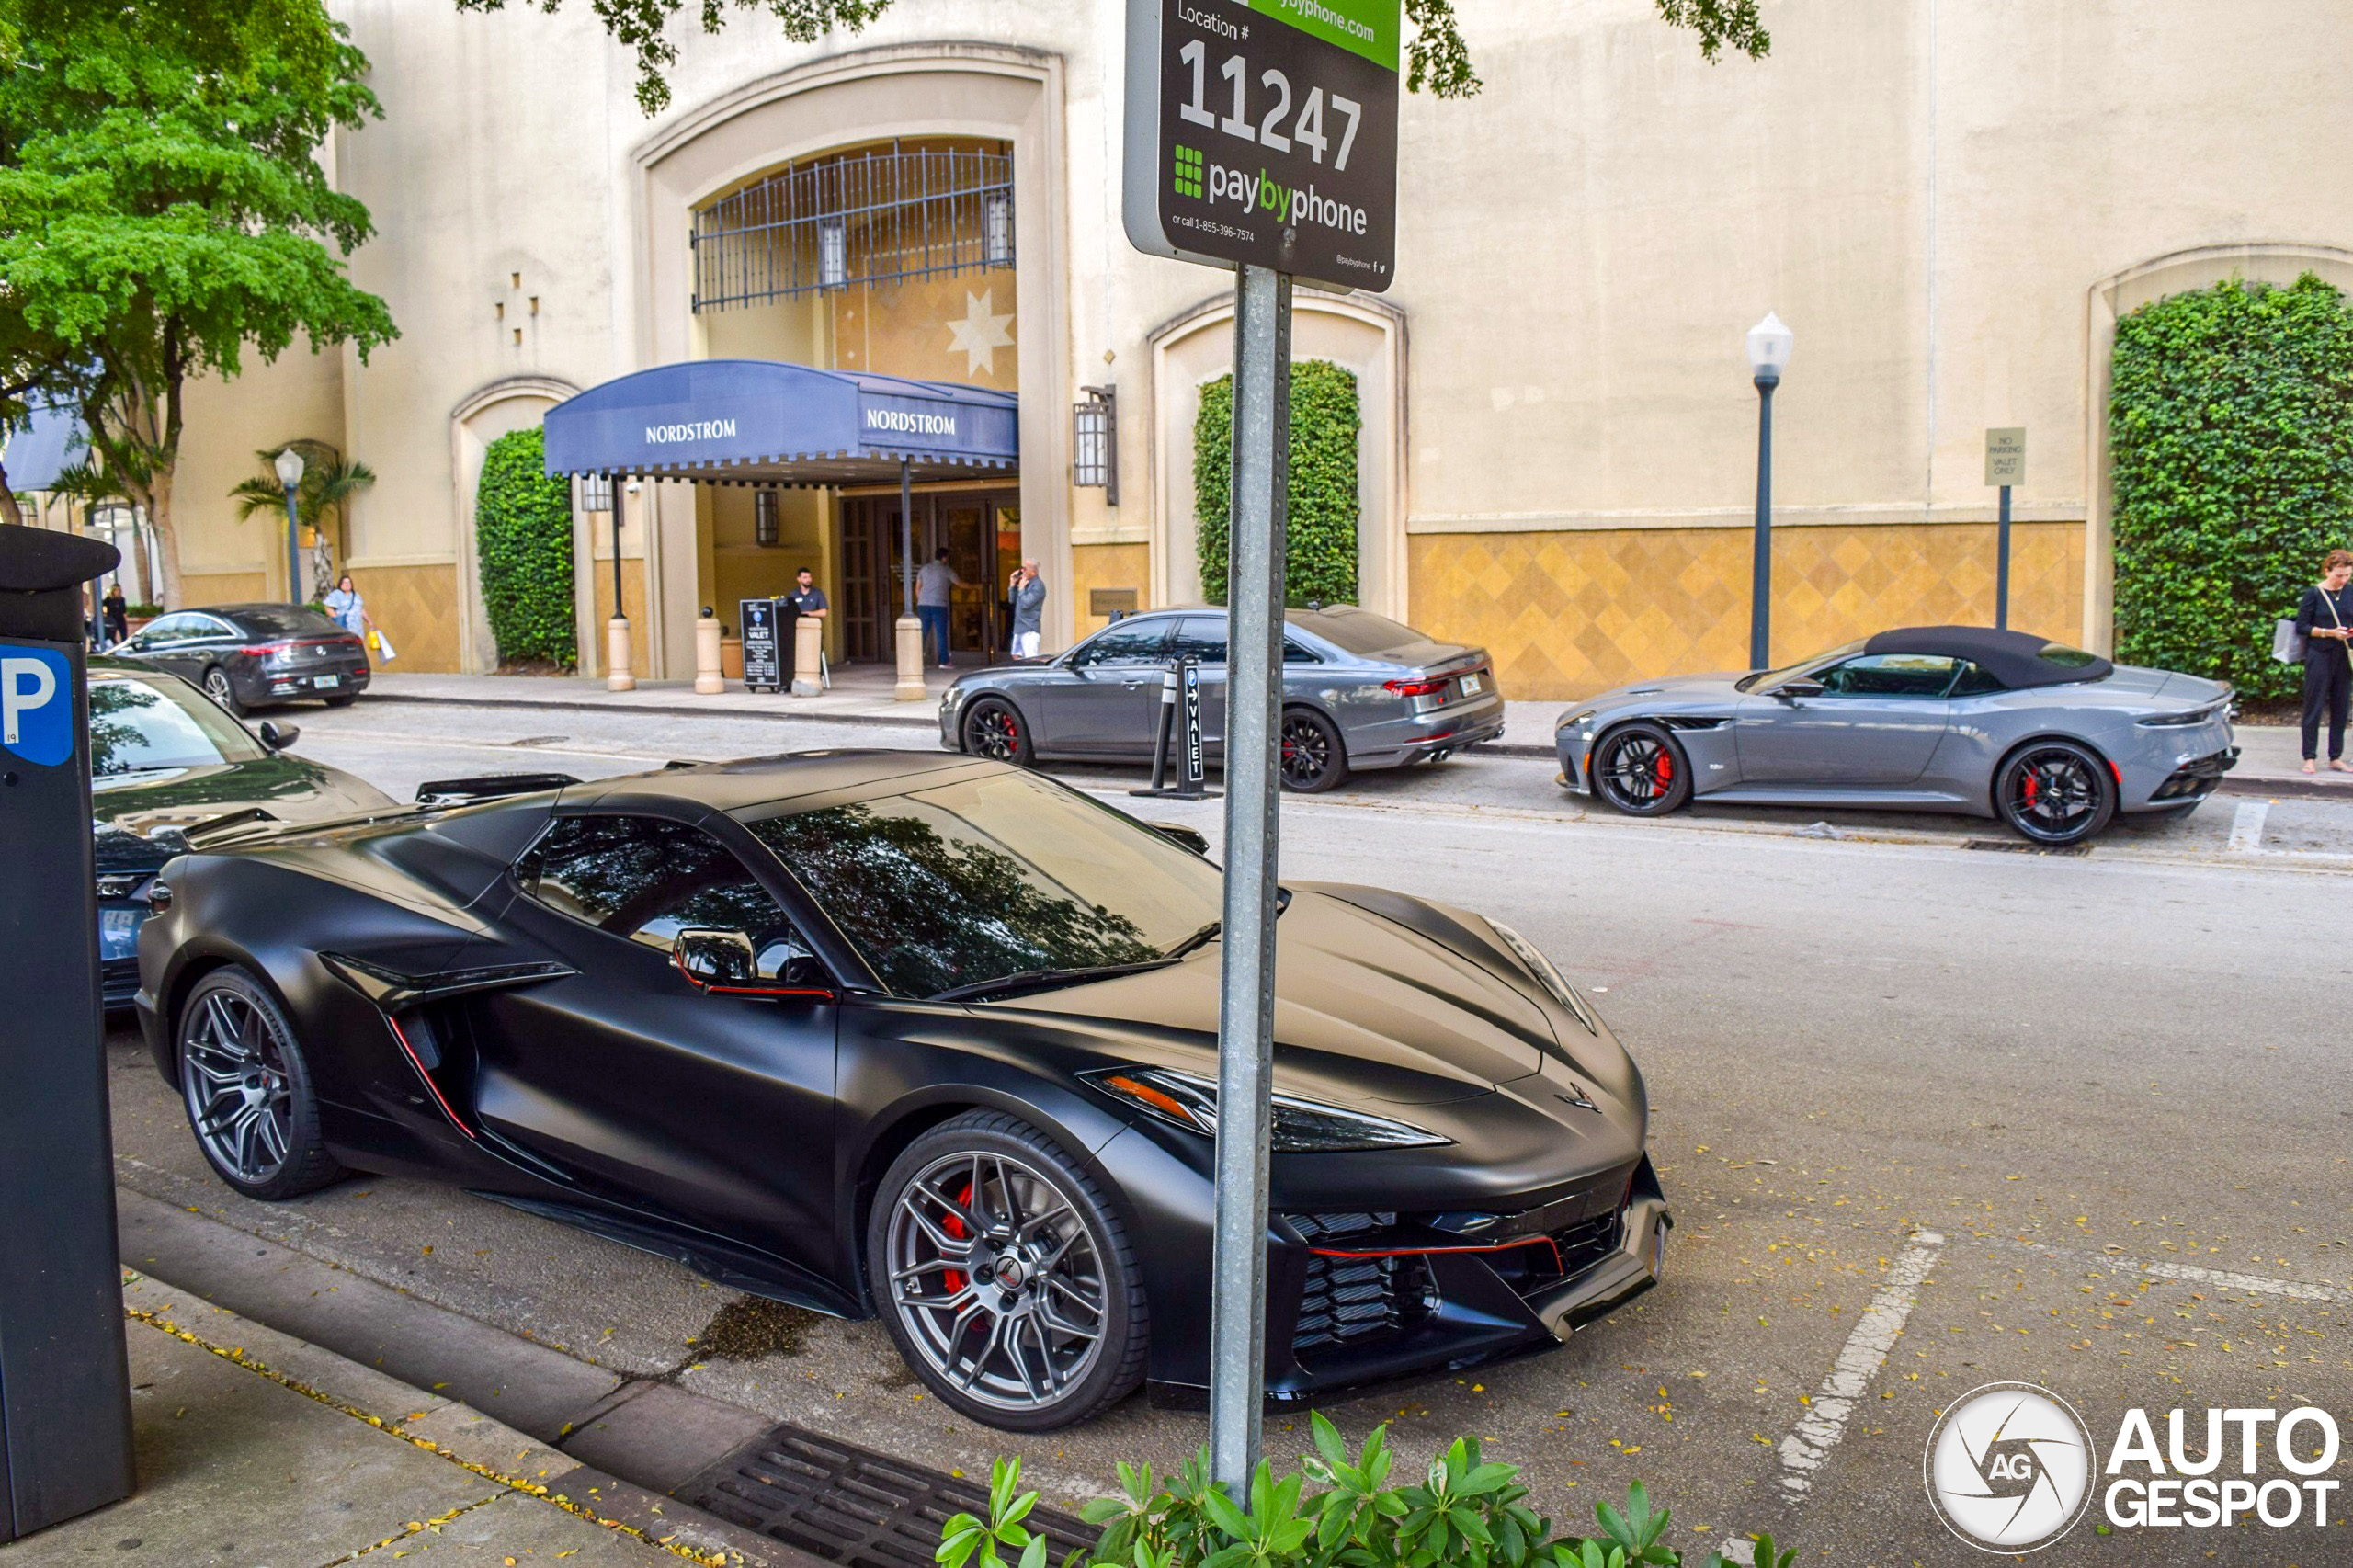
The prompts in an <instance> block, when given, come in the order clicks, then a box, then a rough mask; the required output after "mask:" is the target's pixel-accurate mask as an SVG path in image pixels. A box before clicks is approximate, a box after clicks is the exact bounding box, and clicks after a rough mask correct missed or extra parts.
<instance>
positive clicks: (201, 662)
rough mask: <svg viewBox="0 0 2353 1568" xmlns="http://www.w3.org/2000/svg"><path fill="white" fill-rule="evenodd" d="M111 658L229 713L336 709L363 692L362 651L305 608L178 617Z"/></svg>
mask: <svg viewBox="0 0 2353 1568" xmlns="http://www.w3.org/2000/svg"><path fill="white" fill-rule="evenodd" d="M112 652H113V653H115V655H116V656H118V657H120V658H125V659H135V660H137V661H138V662H139V663H141V664H142V665H150V666H152V667H153V668H155V669H159V670H168V671H169V672H170V673H172V674H173V675H176V676H179V677H180V678H181V679H183V680H185V681H188V682H189V683H190V684H191V685H194V686H198V687H202V688H203V690H204V694H205V695H206V696H207V697H210V699H212V700H213V701H215V702H217V703H219V704H220V705H221V706H222V707H223V708H226V709H227V710H229V711H230V712H232V713H243V712H244V711H245V710H247V709H248V708H266V707H268V706H270V705H271V704H273V703H279V702H291V701H293V700H294V699H297V698H305V697H318V698H324V699H325V700H326V704H327V706H328V707H330V708H341V707H343V706H344V705H345V704H347V703H348V702H350V701H351V700H352V699H354V698H356V697H358V695H359V694H360V693H361V692H363V691H365V690H367V689H368V675H369V672H368V645H367V644H366V643H365V642H361V641H360V640H359V639H358V637H356V636H354V635H352V634H351V633H350V632H349V631H345V630H344V629H343V628H342V627H341V626H339V625H337V624H336V623H335V622H334V621H332V620H330V619H327V618H326V617H325V616H324V615H321V614H320V613H319V612H318V611H317V610H314V609H312V608H308V607H307V606H303V605H271V604H256V605H213V606H211V607H210V608H205V609H188V610H176V611H175V612H173V613H172V614H170V615H163V616H157V617H156V618H155V619H153V620H151V621H149V622H148V623H147V624H146V625H145V626H142V627H141V628H140V629H139V631H137V632H135V633H133V634H132V636H131V638H130V640H129V641H127V642H123V643H121V644H120V645H119V646H118V647H116V648H115V649H113V650H112Z"/></svg>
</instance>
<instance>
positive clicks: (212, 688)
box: [204, 670, 237, 712]
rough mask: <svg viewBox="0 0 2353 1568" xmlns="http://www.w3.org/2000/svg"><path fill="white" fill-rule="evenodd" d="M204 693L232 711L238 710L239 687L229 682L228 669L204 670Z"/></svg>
mask: <svg viewBox="0 0 2353 1568" xmlns="http://www.w3.org/2000/svg"><path fill="white" fill-rule="evenodd" d="M204 695H205V696H207V697H209V698H210V699H212V700H213V701H215V702H217V703H219V704H220V705H221V706H222V707H223V708H226V709H228V710H230V711H231V712H234V711H236V707H237V689H236V687H233V686H231V685H230V684H229V676H228V672H227V671H225V670H207V671H205V672H204Z"/></svg>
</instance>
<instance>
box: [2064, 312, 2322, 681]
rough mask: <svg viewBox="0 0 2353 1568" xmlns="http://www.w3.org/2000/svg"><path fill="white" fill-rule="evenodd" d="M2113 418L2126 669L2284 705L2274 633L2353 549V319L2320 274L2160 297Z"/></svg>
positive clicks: (2129, 356)
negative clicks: (2351, 546)
mask: <svg viewBox="0 0 2353 1568" xmlns="http://www.w3.org/2000/svg"><path fill="white" fill-rule="evenodd" d="M2108 419H2109V426H2108V428H2109V460H2110V462H2111V464H2112V471H2111V472H2112V485H2113V492H2114V497H2115V503H2114V506H2115V530H2116V533H2115V537H2116V653H2117V657H2118V658H2119V659H2120V660H2122V661H2125V662H2129V663H2131V664H2139V665H2160V666H2163V667H2165V668H2167V669H2176V670H2187V671H2188V672H2190V673H2191V674H2193V675H2202V676H2213V677H2215V678H2216V679H2220V680H2227V681H2229V682H2231V683H2232V684H2233V685H2234V686H2236V687H2238V689H2239V690H2240V692H2241V693H2243V694H2245V695H2246V696H2249V697H2286V696H2289V695H2291V694H2292V693H2293V692H2295V691H2296V690H2297V689H2298V687H2299V686H2300V684H2301V681H2302V672H2301V671H2300V670H2299V669H2297V668H2296V667H2295V666H2293V665H2280V664H2276V663H2274V662H2273V661H2272V658H2271V628H2272V622H2273V621H2274V620H2276V619H2279V617H2281V616H2287V615H2293V614H2294V613H2295V610H2296V599H2297V596H2298V595H2299V594H2301V593H2302V590H2303V585H2305V584H2307V583H2309V582H2312V581H2313V579H2314V578H2316V577H2318V576H2319V575H2320V563H2321V559H2322V557H2324V556H2325V555H2326V554H2327V553H2328V551H2331V550H2333V549H2337V548H2339V547H2342V546H2345V545H2347V543H2348V542H2353V306H2348V304H2347V301H2346V299H2345V296H2344V295H2343V294H2342V293H2341V292H2339V291H2338V290H2336V288H2335V287H2333V286H2332V285H2330V284H2328V283H2326V282H2324V281H2323V280H2321V279H2320V278H2316V277H2314V276H2313V275H2312V274H2311V273H2306V274H2305V275H2304V276H2303V277H2302V278H2298V279H2297V280H2296V281H2295V282H2294V283H2293V284H2290V285H2289V286H2288V287H2286V288H2279V287H2274V286H2272V285H2268V284H2262V283H2245V282H2240V281H2238V280H2235V279H2234V280H2232V281H2229V282H2224V283H2218V284H2216V285H2214V286H2213V287H2212V288H2211V289H2200V290H2194V291H2192V292H2189V293H2186V294H2174V295H2169V296H2167V297H2166V298H2165V299H2162V300H2154V301H2151V302H2149V303H2148V304H2146V305H2143V306H2142V307H2141V308H2140V309H2139V310H2136V311H2134V312H2131V314H2129V315H2127V316H2125V317H2123V318H2122V319H2121V320H2120V321H2119V322H2118V323H2117V326H2116V358H2115V381H2114V389H2113V391H2112V392H2111V394H2110V397H2109V414H2108Z"/></svg>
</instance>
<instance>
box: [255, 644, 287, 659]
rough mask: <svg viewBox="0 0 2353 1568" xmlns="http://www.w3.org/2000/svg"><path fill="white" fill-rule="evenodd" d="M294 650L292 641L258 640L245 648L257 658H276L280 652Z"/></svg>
mask: <svg viewBox="0 0 2353 1568" xmlns="http://www.w3.org/2000/svg"><path fill="white" fill-rule="evenodd" d="M293 651H294V644H293V643H291V642H257V643H256V644H255V645H254V646H252V647H250V648H248V649H246V650H245V652H246V653H251V654H252V655H253V656H254V657H255V658H256V659H274V658H277V657H278V655H279V654H280V653H292V652H293Z"/></svg>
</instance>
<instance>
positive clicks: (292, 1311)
mask: <svg viewBox="0 0 2353 1568" xmlns="http://www.w3.org/2000/svg"><path fill="white" fill-rule="evenodd" d="M116 1202H117V1204H118V1206H119V1210H120V1211H121V1214H122V1218H123V1220H124V1221H127V1223H125V1224H124V1226H123V1228H122V1246H121V1251H122V1253H123V1255H124V1257H125V1262H124V1265H123V1274H124V1285H123V1305H124V1310H125V1312H127V1313H128V1314H129V1315H130V1316H131V1317H133V1318H136V1319H138V1320H140V1321H142V1322H144V1323H146V1324H151V1325H152V1326H153V1327H155V1328H157V1329H159V1330H161V1331H163V1332H165V1333H167V1334H174V1335H179V1336H180V1337H182V1338H185V1339H187V1340H188V1341H189V1342H190V1343H192V1344H195V1345H197V1346H200V1347H202V1348H204V1349H208V1350H211V1351H212V1352H214V1353H215V1354H217V1355H222V1356H224V1357H226V1358H228V1359H230V1360H232V1361H233V1362H235V1363H236V1364H238V1365H240V1366H243V1367H244V1368H246V1369H248V1370H251V1371H254V1372H256V1374H258V1375H260V1376H264V1377H267V1378H270V1379H271V1380H273V1381H277V1382H279V1383H281V1384H283V1385H284V1386H286V1387H288V1388H290V1389H292V1390H294V1391H295V1392H298V1393H303V1394H307V1395H309V1396H310V1397H311V1398H313V1399H315V1400H318V1401H320V1402H321V1403H324V1404H326V1405H328V1406H330V1407H332V1408H334V1409H336V1410H340V1411H342V1412H343V1413H344V1414H345V1415H349V1416H351V1417H353V1418H354V1419H355V1420H360V1421H366V1422H369V1424H371V1425H373V1426H379V1427H381V1428H382V1429H383V1430H384V1431H386V1432H387V1433H389V1434H391V1435H392V1436H393V1437H400V1438H403V1439H404V1440H406V1441H408V1442H411V1443H415V1444H416V1445H417V1446H418V1447H420V1448H424V1449H427V1450H428V1451H431V1452H435V1453H438V1454H440V1455H441V1456H442V1457H444V1458H446V1459H449V1460H450V1461H451V1462H453V1463H456V1464H459V1465H461V1466H464V1467H465V1468H467V1469H470V1470H472V1471H476V1472H477V1473H479V1474H481V1475H483V1477H484V1478H486V1479H488V1480H492V1481H494V1482H497V1483H501V1484H503V1485H506V1486H508V1487H510V1488H512V1489H513V1490H515V1491H517V1492H522V1493H525V1494H529V1495H531V1496H535V1497H538V1498H540V1500H541V1501H543V1502H545V1503H547V1504H548V1505H549V1506H552V1507H559V1508H562V1509H563V1510H564V1511H566V1512H568V1513H572V1514H575V1515H578V1516H579V1517H583V1518H586V1519H589V1520H591V1521H593V1522H595V1523H597V1524H600V1525H603V1526H605V1527H606V1528H611V1529H614V1530H616V1531H617V1532H618V1533H621V1534H626V1535H631V1536H634V1537H637V1538H639V1539H641V1540H644V1541H646V1542H648V1543H649V1544H651V1545H654V1546H657V1547H661V1548H664V1549H665V1550H667V1551H672V1552H675V1553H677V1554H679V1555H681V1556H687V1557H689V1558H691V1559H693V1560H696V1561H701V1562H722V1561H723V1562H728V1563H731V1564H733V1563H742V1564H744V1565H745V1568H824V1565H823V1563H822V1560H821V1559H819V1558H816V1557H813V1556H811V1555H810V1554H808V1553H807V1552H804V1551H800V1550H798V1549H797V1548H794V1547H790V1546H787V1545H785V1544H783V1543H781V1542H779V1541H776V1540H769V1539H767V1538H766V1537H764V1536H761V1535H759V1534H757V1533H756V1532H754V1531H751V1530H747V1529H745V1528H742V1527H740V1526H737V1525H733V1524H730V1523H728V1522H727V1521H726V1520H723V1519H721V1518H719V1517H716V1516H715V1515H711V1514H708V1513H705V1512H704V1511H702V1510H701V1509H699V1508H696V1507H694V1506H691V1505H689V1504H687V1503H685V1502H682V1501H680V1500H679V1499H678V1498H677V1497H676V1496H673V1495H670V1494H668V1493H667V1491H666V1488H667V1487H669V1486H675V1485H677V1484H679V1483H682V1482H684V1481H685V1480H687V1479H689V1478H690V1477H691V1475H692V1474H694V1473H696V1472H699V1471H700V1470H702V1469H703V1468H704V1467H705V1466H706V1465H707V1464H708V1463H709V1462H710V1460H712V1459H715V1458H718V1457H720V1456H722V1455H723V1454H724V1453H727V1452H729V1451H732V1450H733V1449H735V1448H736V1447H738V1446H740V1444H741V1443H742V1442H743V1441H744V1440H745V1437H746V1436H748V1435H749V1434H751V1433H752V1432H755V1431H766V1430H767V1429H768V1428H769V1427H771V1426H774V1425H775V1423H774V1421H773V1420H771V1419H770V1418H769V1417H767V1416H765V1415H759V1414H757V1413H756V1412H753V1411H748V1410H744V1409H741V1408H740V1407H738V1406H734V1405H731V1404H727V1403H724V1402H722V1401H720V1400H713V1399H709V1398H706V1397H704V1396H702V1395H699V1394H693V1393H689V1392H686V1391H685V1390H683V1389H677V1388H675V1387H671V1386H668V1385H664V1384H648V1383H647V1382H645V1381H642V1380H624V1379H623V1378H621V1377H620V1375H619V1374H617V1373H613V1372H609V1371H608V1370H606V1369H602V1368H596V1367H592V1366H590V1365H589V1364H588V1363H585V1362H582V1361H579V1360H577V1359H576V1358H574V1357H571V1356H568V1355H566V1354H564V1353H563V1352H562V1351H559V1350H555V1349H553V1348H552V1347H551V1346H544V1345H538V1344H534V1343H532V1342H530V1341H528V1340H522V1339H517V1338H516V1337H515V1336H513V1335H508V1334H506V1333H505V1332H504V1331H503V1330H498V1329H494V1328H491V1327H490V1326H488V1325H487V1324H481V1323H478V1322H476V1321H475V1320H473V1319H472V1318H469V1317H466V1316H464V1315H463V1314H462V1313H459V1312H450V1311H449V1310H448V1309H447V1308H444V1307H438V1306H435V1305H433V1304H432V1303H430V1302H428V1301H425V1300H424V1299H422V1298H420V1297H417V1296H413V1295H410V1294H408V1293H407V1292H405V1291H401V1290H394V1289H393V1288H392V1287H391V1286H387V1285H381V1284H378V1283H376V1282H375V1281H373V1280H371V1279H369V1278H367V1277H366V1276H364V1275H358V1274H354V1273H351V1272H349V1271H347V1270H345V1269H342V1268H338V1267H335V1265H333V1264H330V1263H325V1262H322V1261H321V1260H319V1259H317V1258H314V1257H312V1256H310V1255H308V1254H306V1253H302V1252H300V1251H297V1250H296V1249H294V1248H291V1247H287V1246H283V1245H280V1244H278V1243H275V1242H272V1241H270V1240H269V1239H267V1237H263V1236H257V1235H255V1234H253V1233H249V1232H246V1231H243V1230H239V1229H238V1228H237V1227H235V1226H233V1225H231V1224H227V1223H225V1222H223V1221H220V1220H215V1219H211V1218H209V1217H207V1216H204V1215H202V1214H199V1213H196V1212H193V1211H191V1210H187V1209H185V1208H177V1207H175V1206H173V1205H171V1204H168V1203H165V1202H164V1201H162V1200H161V1199H154V1198H151V1197H149V1196H148V1195H146V1194H144V1193H141V1192H139V1191H138V1190H137V1189H135V1188H129V1187H117V1188H116ZM173 1276H179V1277H180V1278H181V1279H182V1280H184V1281H185V1283H175V1282H172V1277H173ZM327 1290H333V1291H335V1296H334V1297H333V1298H329V1297H327V1296H326V1294H325V1292H326V1291H327ZM224 1297H225V1298H228V1299H229V1300H231V1301H233V1302H234V1305H233V1306H231V1305H223V1304H221V1299H222V1298H224ZM330 1300H332V1301H333V1302H334V1303H335V1304H333V1305H328V1304H326V1303H327V1302H328V1301H330ZM273 1320H274V1321H273ZM297 1323H299V1324H303V1326H304V1332H303V1333H301V1334H295V1333H290V1332H287V1330H286V1329H284V1328H281V1327H279V1326H278V1324H297ZM387 1329H391V1330H392V1331H393V1332H394V1333H396V1334H397V1335H398V1336H399V1338H400V1339H401V1340H402V1341H404V1342H405V1343H406V1345H407V1347H408V1348H409V1350H410V1351H411V1352H412V1353H413V1354H421V1355H431V1356H435V1357H438V1358H442V1359H444V1360H446V1361H447V1362H448V1363H449V1364H448V1365H446V1366H443V1367H438V1368H436V1369H435V1370H436V1371H439V1372H446V1373H447V1374H448V1378H447V1381H443V1380H442V1379H440V1378H436V1379H435V1380H434V1381H436V1382H438V1383H440V1384H441V1386H444V1387H450V1386H456V1387H460V1388H461V1389H463V1390H466V1391H469V1392H473V1391H479V1392H481V1393H482V1394H483V1396H485V1397H487V1398H490V1399H495V1400H497V1401H498V1403H502V1404H513V1405H515V1406H517V1412H516V1414H517V1419H519V1420H521V1421H523V1422H524V1423H525V1424H526V1425H527V1426H529V1427H531V1428H534V1429H535V1430H524V1429H522V1428H518V1427H517V1426H510V1425H508V1424H507V1423H506V1422H503V1421H500V1420H498V1419H496V1418H495V1417H494V1416H491V1415H484V1414H483V1412H482V1411H481V1409H480V1408H478V1407H477V1406H475V1405H473V1404H472V1403H466V1402H465V1401H462V1400H459V1399H452V1398H450V1397H449V1395H448V1394H444V1393H434V1392H426V1391H425V1390H423V1389H420V1388H418V1387H417V1386H416V1385H415V1382H413V1381H404V1379H402V1378H398V1377H394V1376H392V1374H391V1373H389V1372H386V1371H383V1370H380V1369H378V1367H374V1366H369V1365H368V1364H367V1363H366V1362H364V1361H362V1360H360V1359H358V1358H359V1357H364V1356H373V1357H374V1358H375V1359H376V1360H377V1361H378V1362H379V1363H381V1361H383V1360H384V1359H386V1357H385V1356H384V1355H383V1354H381V1349H382V1345H381V1335H383V1333H384V1331H385V1330H387ZM232 1347H233V1348H232ZM551 1360H553V1361H554V1362H556V1363H558V1364H559V1365H560V1369H563V1370H568V1371H570V1372H572V1373H573V1375H574V1379H577V1378H578V1377H579V1376H580V1375H581V1374H586V1375H587V1377H588V1379H590V1380H592V1381H593V1382H594V1385H595V1386H594V1387H574V1388H573V1389H571V1390H568V1391H565V1392H562V1393H560V1394H559V1395H558V1396H557V1398H556V1399H555V1400H553V1401H551V1400H549V1399H547V1398H534V1397H532V1391H529V1390H526V1389H522V1388H517V1387H514V1386H512V1385H513V1382H514V1381H516V1380H517V1379H518V1378H538V1379H545V1377H546V1374H547V1373H548V1371H549V1370H550V1365H549V1363H550V1362H551ZM414 1375H415V1374H414V1373H413V1374H412V1376H414ZM557 1381H566V1380H557ZM600 1391H601V1392H600ZM648 1394H658V1395H659V1397H658V1398H654V1399H645V1400H644V1403H643V1410H644V1414H645V1415H648V1416H652V1417H654V1419H652V1420H642V1421H638V1422H634V1423H616V1422H614V1421H612V1420H611V1419H610V1418H611V1417H612V1415H614V1413H615V1412H616V1410H618V1409H619V1408H620V1407H623V1406H625V1405H628V1404H630V1403H632V1402H633V1401H637V1400H639V1399H641V1398H642V1397H643V1396H645V1395H648ZM557 1405H561V1406H562V1407H563V1408H564V1409H566V1410H568V1411H569V1412H570V1413H571V1415H570V1419H565V1420H563V1421H561V1422H560V1423H558V1422H557V1421H556V1420H555V1419H554V1418H553V1417H552V1416H551V1415H550V1414H549V1411H550V1410H551V1408H554V1407H555V1406H557ZM532 1407H537V1408H536V1409H534V1408H532ZM527 1411H528V1412H529V1413H528V1414H527V1413H526V1412H527ZM575 1449H585V1450H590V1455H589V1458H592V1459H593V1461H594V1462H589V1459H585V1458H584V1457H583V1455H582V1453H581V1452H578V1451H575ZM706 1450H707V1451H706Z"/></svg>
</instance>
